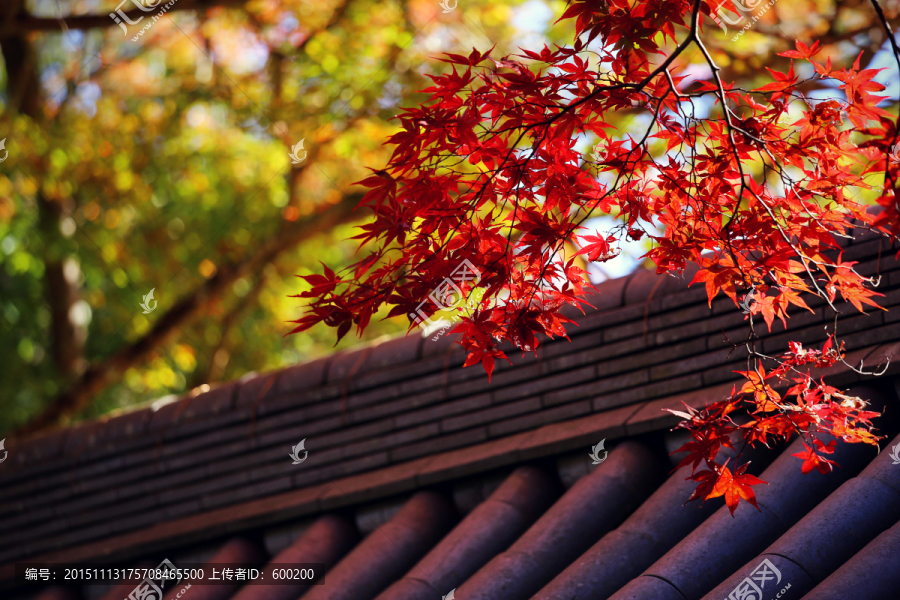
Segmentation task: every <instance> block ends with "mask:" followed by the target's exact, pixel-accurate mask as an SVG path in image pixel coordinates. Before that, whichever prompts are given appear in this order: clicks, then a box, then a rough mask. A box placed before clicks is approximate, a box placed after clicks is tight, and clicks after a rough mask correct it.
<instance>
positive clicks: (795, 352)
mask: <svg viewBox="0 0 900 600" xmlns="http://www.w3.org/2000/svg"><path fill="white" fill-rule="evenodd" d="M843 357H844V354H843V351H842V349H836V348H835V347H834V338H833V337H829V338H828V340H827V341H826V342H825V344H824V345H823V347H822V350H806V349H804V348H803V347H802V346H801V345H800V344H799V343H797V342H790V350H789V351H788V352H787V353H786V354H785V355H784V356H783V357H781V358H782V360H781V361H779V364H778V367H777V368H776V369H772V370H771V371H770V372H768V373H766V371H765V369H764V368H763V367H762V366H759V367H758V368H757V369H756V370H754V371H749V372H742V373H741V375H743V376H744V377H746V378H747V381H746V382H745V383H744V384H743V387H741V389H740V391H738V390H737V389H736V388H733V389H732V393H731V397H730V398H728V399H726V400H721V401H719V402H715V403H713V404H710V405H708V406H706V407H704V408H702V409H700V410H697V409H694V408H691V407H690V406H687V405H685V406H686V408H687V412H683V411H677V410H671V409H668V410H669V412H671V413H672V414H674V415H677V416H679V417H681V418H683V419H684V420H683V421H682V422H681V423H679V424H678V426H677V427H676V428H682V429H686V430H688V431H689V432H690V434H691V440H690V441H689V442H687V443H686V444H684V445H683V446H681V447H680V448H678V449H677V450H675V451H674V452H673V454H677V453H681V452H686V453H687V454H686V455H685V456H684V458H682V460H681V462H680V463H679V464H678V466H677V467H676V470H677V469H680V468H681V467H684V466H687V465H691V466H692V468H691V475H690V476H689V477H688V479H691V480H693V481H697V482H699V485H698V487H697V488H696V489H695V491H694V493H693V495H692V496H691V497H690V498H689V499H688V501H689V502H690V501H691V500H696V499H698V498H699V499H702V500H707V499H710V498H716V497H718V496H725V503H726V505H727V506H728V509H729V510H730V511H731V514H732V515H733V514H734V511H735V509H737V506H738V503H739V502H740V500H745V501H747V502H749V503H750V504H752V505H753V506H756V508H757V510H759V507H758V506H757V505H756V495H755V493H754V492H753V490H752V488H751V486H754V485H759V484H761V483H766V482H765V481H762V480H761V479H758V478H756V477H754V476H753V475H750V474H747V473H745V471H746V469H747V467H748V466H749V463H745V464H743V465H740V466H738V467H737V468H736V469H735V472H734V474H733V475H732V473H731V471H730V470H729V469H728V466H727V464H728V460H726V461H724V462H719V461H718V460H717V455H718V453H719V450H721V449H722V448H730V449H732V450H734V445H733V440H734V439H735V436H736V435H737V436H739V437H740V438H742V439H743V440H744V441H745V442H746V443H748V444H749V445H750V446H755V445H756V444H762V445H764V446H766V447H772V445H773V444H774V443H777V442H786V441H787V440H789V439H790V438H791V437H793V436H794V435H799V436H802V437H803V438H804V440H805V442H804V448H805V449H806V450H805V451H804V452H801V453H798V454H793V455H792V456H796V457H797V458H800V459H803V464H802V466H801V471H802V472H803V473H804V474H805V473H810V472H811V471H813V470H817V471H819V472H820V473H823V474H827V473H830V472H831V470H832V468H833V467H834V466H836V465H837V463H835V462H834V461H832V460H830V459H828V458H825V455H826V454H833V453H834V450H835V447H836V446H837V442H836V439H841V440H843V441H845V442H848V443H865V444H871V445H873V446H876V447H877V445H878V440H879V439H881V438H879V437H878V436H876V435H874V434H873V433H872V428H873V424H872V419H873V418H875V417H877V416H879V415H878V413H877V412H874V411H870V410H867V407H868V405H867V403H866V402H865V401H864V400H862V399H861V398H857V397H850V396H847V395H845V394H842V393H841V391H840V390H838V389H836V388H834V387H832V386H829V385H827V384H825V382H823V381H821V380H820V381H816V380H815V379H813V378H812V377H811V376H810V374H809V371H806V372H803V371H802V370H801V368H802V367H810V366H812V367H829V366H832V365H834V364H835V363H836V362H838V361H840V360H842V359H843ZM789 383H793V385H791V386H790V387H789V388H788V389H787V390H786V391H785V392H784V394H783V395H782V394H781V393H779V392H778V391H777V389H776V388H778V387H785V386H784V384H789ZM791 396H793V397H794V400H793V401H792V400H789V398H790V397H791ZM739 411H740V412H744V411H746V413H747V414H749V416H750V420H749V421H747V422H745V423H743V424H738V423H737V422H735V421H734V420H733V419H732V417H731V415H733V414H735V413H736V412H739ZM822 438H826V439H828V438H831V439H830V441H828V442H827V443H826V442H824V441H822ZM806 442H808V443H806ZM704 463H705V465H706V467H707V468H706V469H704V470H702V471H699V472H698V471H697V468H698V467H699V466H700V465H701V464H704Z"/></svg>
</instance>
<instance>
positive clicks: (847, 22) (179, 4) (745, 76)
mask: <svg viewBox="0 0 900 600" xmlns="http://www.w3.org/2000/svg"><path fill="white" fill-rule="evenodd" d="M138 2H140V0H126V2H125V3H123V4H122V5H120V6H117V4H116V3H115V2H107V1H101V0H6V1H5V2H4V3H3V6H2V7H0V51H2V58H3V61H2V66H0V111H2V112H0V137H2V138H4V150H0V154H2V153H3V152H4V151H5V152H8V155H7V157H6V159H5V160H3V162H0V366H2V368H0V438H2V437H4V436H5V435H6V434H13V433H22V432H27V431H33V430H36V429H38V428H42V427H47V426H52V425H58V424H66V423H69V422H72V421H77V420H81V419H85V418H90V417H95V416H98V415H103V414H108V413H112V412H114V411H117V410H122V409H126V408H128V407H131V406H134V405H138V404H143V403H147V402H152V401H154V400H156V399H159V398H162V397H165V396H167V395H171V394H182V393H185V392H186V391H189V390H192V389H195V388H198V387H200V386H204V385H209V384H214V383H215V382H217V381H226V380H233V379H237V378H240V377H242V376H246V375H247V374H248V373H255V372H263V371H268V370H272V369H278V368H280V367H284V366H287V365H291V364H294V363H297V362H301V361H305V360H310V359H313V358H316V357H319V356H321V355H324V354H327V353H330V352H333V351H335V349H340V348H342V347H346V346H350V345H354V344H358V343H360V340H359V338H358V337H356V336H355V335H353V334H351V335H348V336H347V337H346V338H344V340H342V341H341V342H340V343H339V344H338V345H337V346H335V344H334V340H335V332H334V330H333V329H329V328H327V327H324V326H322V327H316V328H314V329H312V330H310V331H308V332H305V333H303V334H300V335H292V336H287V337H285V333H286V332H287V331H289V330H290V329H291V325H290V324H289V323H287V321H289V320H291V319H296V318H299V317H300V316H301V315H302V305H303V302H302V301H301V300H299V299H296V298H291V297H290V295H292V294H299V293H300V292H302V291H304V290H305V289H306V284H305V283H304V282H303V281H302V280H300V279H298V278H296V277H294V275H304V274H309V273H313V272H320V270H321V265H320V261H321V262H324V263H326V264H328V265H329V266H331V267H332V268H335V269H336V268H338V267H341V266H346V265H349V264H351V263H353V262H355V261H356V260H358V259H359V257H358V255H357V254H356V249H357V244H356V242H354V241H352V240H349V238H350V237H351V236H352V235H354V234H355V232H354V230H353V228H354V226H355V225H357V224H359V223H361V222H363V221H365V220H366V218H367V215H366V214H365V213H363V212H355V211H353V208H354V207H355V205H356V203H357V202H358V201H359V199H360V197H361V194H362V192H363V189H362V188H360V187H358V186H354V185H353V182H354V181H358V180H360V179H363V178H364V177H366V176H367V174H368V173H369V171H368V170H367V169H366V168H367V167H370V168H372V169H379V168H381V167H382V166H383V165H384V164H385V163H386V161H387V159H388V157H389V154H390V147H389V146H384V145H383V142H384V140H385V139H386V138H387V137H388V136H389V135H390V134H391V133H393V132H394V131H395V130H396V125H395V123H394V122H393V121H391V118H392V117H393V116H394V115H395V114H397V113H398V111H399V109H400V107H403V106H412V105H415V104H417V103H419V102H422V101H423V100H425V99H426V98H427V95H425V94H421V93H418V90H422V89H424V88H426V87H428V85H429V84H430V81H429V80H428V79H427V77H426V76H427V75H428V74H429V73H432V74H433V73H437V72H442V71H445V70H447V69H448V68H449V67H448V65H447V64H446V63H443V62H441V61H439V60H438V58H439V56H440V54H441V53H442V52H455V53H465V54H468V53H469V52H470V51H471V49H472V48H473V47H474V48H478V49H479V50H482V51H484V50H486V49H488V48H490V47H491V46H496V50H495V52H494V55H495V56H498V57H499V56H502V55H504V54H509V53H515V52H516V51H517V48H518V47H526V48H538V49H539V48H540V47H541V46H542V45H543V44H550V45H552V44H560V45H564V44H571V41H572V31H573V27H572V24H571V23H570V22H563V23H555V21H556V19H557V18H558V17H559V16H560V15H561V14H562V13H563V12H564V10H565V2H563V1H562V0H527V1H525V2H522V1H518V0H511V1H507V0H458V3H455V0H448V1H446V2H445V6H446V7H447V8H449V7H452V6H454V4H455V8H452V10H447V11H446V12H445V10H446V9H445V8H444V7H442V5H441V3H439V2H438V0H408V1H395V0H385V1H381V0H380V1H377V2H373V1H369V0H337V1H334V0H249V1H245V0H219V1H216V0H176V1H175V3H174V4H173V5H172V6H171V7H170V8H169V9H168V11H167V12H165V14H163V15H161V16H160V17H159V18H158V19H157V20H156V21H155V22H152V27H150V28H149V29H147V30H146V31H144V33H143V34H142V35H140V36H139V37H138V38H137V40H133V39H132V38H133V37H134V36H135V35H137V33H138V31H140V30H141V29H142V28H143V27H145V26H146V25H147V24H148V23H150V22H151V19H150V16H151V15H155V14H156V11H157V9H154V10H153V11H152V12H148V13H146V14H147V15H148V16H147V17H146V18H145V19H144V20H143V21H141V22H140V23H138V24H135V25H128V30H127V34H126V33H125V32H124V31H123V30H122V29H121V28H120V27H119V26H118V25H116V23H115V22H114V21H113V20H112V19H111V18H110V17H109V13H111V12H113V11H114V10H116V8H117V7H120V8H121V9H122V10H123V11H134V10H136V9H135V6H136V3H138ZM150 4H153V2H150ZM898 5H900V2H898V1H897V0H883V1H882V6H883V7H884V9H885V11H886V13H887V15H888V17H889V18H891V19H894V18H896V17H897V14H898V8H900V7H898ZM760 6H761V5H760ZM128 14H131V13H130V12H129V13H128ZM734 18H735V17H734V15H733V14H732V19H734ZM743 19H744V20H743V22H744V23H747V22H748V21H749V18H748V17H744V18H743ZM728 27H729V29H730V31H729V32H728V33H727V34H725V33H723V32H722V31H721V29H719V28H718V27H717V26H716V25H715V23H713V22H712V21H711V20H710V19H708V18H707V19H705V20H704V42H705V43H706V44H707V46H708V48H709V49H710V51H711V53H712V55H713V57H714V58H715V60H716V61H717V63H718V64H719V65H720V66H722V67H723V73H722V75H723V77H724V78H725V79H726V80H729V79H731V80H736V81H738V82H739V83H740V84H741V85H742V86H744V87H746V88H752V87H757V86H758V85H762V84H763V83H764V82H765V80H766V79H767V78H768V77H770V76H769V74H768V73H767V72H766V71H765V69H764V67H769V68H772V69H776V70H781V71H787V69H788V67H789V62H790V61H789V60H788V59H784V58H780V57H778V56H777V55H776V54H777V53H778V52H783V51H785V50H788V49H791V48H793V45H794V42H793V40H794V39H800V40H804V41H807V42H810V41H812V40H814V39H818V40H820V41H821V42H822V43H823V44H824V46H825V49H826V50H825V52H826V53H827V54H828V55H829V56H831V57H832V62H833V63H835V64H836V65H838V64H840V63H841V61H844V62H846V64H847V66H849V65H850V64H851V63H852V61H853V60H854V59H855V58H856V56H857V55H858V54H859V53H860V52H864V55H863V65H868V66H869V67H873V68H878V67H889V68H890V69H892V71H885V72H883V73H882V74H880V75H879V77H878V79H879V81H881V82H882V83H884V84H886V85H888V90H887V92H886V93H887V94H889V95H891V97H893V98H896V97H897V95H898V92H900V84H898V81H897V77H896V73H897V67H896V65H894V64H892V62H891V61H892V60H893V59H892V58H891V57H890V55H889V53H888V52H886V50H885V44H886V37H885V34H884V32H883V31H882V29H881V27H880V24H879V23H878V22H877V21H876V19H875V16H874V14H873V12H872V9H871V6H870V4H869V3H868V2H867V1H863V0H859V1H846V2H834V1H832V0H820V1H809V0H780V1H778V2H776V3H775V4H774V5H773V6H771V7H770V9H769V10H768V11H766V12H765V14H764V15H763V16H762V18H760V20H759V21H758V22H756V23H755V24H753V26H752V27H751V28H750V29H749V30H747V31H746V32H745V33H744V34H742V35H741V36H740V37H739V38H738V39H736V40H734V39H733V38H734V36H735V34H736V33H737V31H738V30H739V29H740V26H739V25H728ZM678 32H679V34H683V33H684V30H683V29H680V30H678ZM797 68H798V69H801V74H802V75H804V76H807V77H810V78H812V77H813V75H814V73H813V72H812V70H811V69H808V68H806V66H805V65H804V66H803V67H800V66H798V67H797ZM680 71H681V72H682V74H687V75H689V76H690V77H691V79H697V78H700V79H703V78H705V77H708V75H709V70H708V68H707V67H706V66H705V64H703V63H702V57H701V56H700V55H698V54H695V55H693V56H686V57H685V61H684V62H683V63H682V64H681V65H680ZM688 81H690V79H689V80H688ZM805 89H806V93H808V94H809V95H810V96H812V97H819V98H823V97H829V96H834V95H835V89H834V88H829V87H827V86H823V85H822V84H817V82H816V81H815V79H814V78H812V79H811V81H810V82H809V83H808V84H807V85H806V86H805ZM695 108H696V110H697V111H698V112H697V116H698V117H702V116H704V112H708V111H709V110H710V109H711V108H712V107H710V106H705V105H703V104H700V103H698V104H697V106H696V107H695ZM649 122H650V115H649V114H647V113H645V112H641V111H639V110H635V111H634V112H633V113H627V112H625V113H622V114H621V115H619V116H617V117H616V119H615V120H613V121H611V123H612V124H613V125H615V126H616V127H618V129H619V131H618V135H621V136H624V135H627V134H628V133H629V132H635V131H637V132H643V130H644V129H645V128H646V127H647V126H648V124H649ZM301 140H303V150H302V151H301V156H302V152H307V157H306V159H305V160H303V161H302V162H301V163H300V164H292V163H291V159H290V157H289V152H290V151H291V148H292V147H294V146H295V145H296V144H297V143H298V142H300V141H301ZM577 143H578V144H580V145H582V146H583V148H584V149H585V150H586V151H587V150H589V149H590V146H591V143H592V140H591V139H590V138H589V137H584V138H583V139H579V140H578V142H577ZM650 149H651V151H652V152H654V153H658V154H660V155H662V154H664V152H665V145H664V143H663V142H654V143H653V144H652V145H651V147H650ZM860 193H863V194H867V193H870V192H863V191H861V192H860ZM611 223H612V217H601V218H598V219H595V220H591V221H589V222H588V223H587V224H588V226H589V227H591V228H598V229H601V230H602V229H604V228H608V227H609V226H611ZM646 243H647V240H646V238H645V239H644V240H643V242H641V243H635V244H631V245H629V246H628V247H625V248H623V253H622V255H621V256H620V257H618V258H616V259H615V260H613V261H610V262H608V263H604V264H603V265H602V268H601V267H600V266H596V265H592V266H591V267H590V272H591V276H592V278H593V279H594V281H600V280H602V279H604V278H608V277H618V276H621V275H624V274H626V273H628V272H629V271H631V270H632V269H634V268H636V267H637V266H638V265H639V264H640V262H641V258H640V256H641V254H642V253H643V252H644V251H646V249H647V247H645V246H644V245H643V244H646ZM585 267H586V268H587V265H585ZM151 290H153V301H151V302H150V304H149V306H154V304H153V302H156V303H157V304H156V305H155V306H156V307H155V309H154V310H153V311H152V312H149V313H147V314H145V313H144V311H143V310H142V308H141V303H142V302H143V300H144V297H145V296H146V295H147V294H148V293H149V292H150V291H151ZM408 325H409V324H408V322H407V321H406V319H405V318H395V319H390V320H383V321H373V323H372V325H371V326H370V327H369V328H368V329H367V330H366V332H365V334H364V336H363V337H364V340H370V339H374V338H377V337H380V336H384V335H396V334H401V333H403V332H405V331H406V330H407V328H408ZM411 335H415V334H411Z"/></svg>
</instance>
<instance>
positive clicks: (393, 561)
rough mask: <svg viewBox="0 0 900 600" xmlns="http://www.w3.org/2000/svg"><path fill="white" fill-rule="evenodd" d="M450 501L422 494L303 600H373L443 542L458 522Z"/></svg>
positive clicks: (375, 533)
mask: <svg viewBox="0 0 900 600" xmlns="http://www.w3.org/2000/svg"><path fill="white" fill-rule="evenodd" d="M455 516H456V515H455V510H454V509H453V506H452V504H451V503H450V502H448V501H447V500H446V499H445V498H443V497H442V496H440V495H438V494H434V493H431V492H419V493H417V494H416V495H415V496H413V497H412V498H411V499H410V500H409V501H408V502H407V503H406V504H404V505H403V508H402V509H401V510H400V512H398V513H397V515H396V516H394V518H393V519H391V520H390V521H388V522H387V523H385V524H384V525H382V526H381V527H379V528H378V529H376V530H375V531H373V532H372V533H371V534H369V535H368V536H367V537H366V538H365V539H364V540H363V541H362V542H360V543H359V544H358V545H357V546H356V548H354V549H353V550H352V551H351V552H350V553H349V554H348V555H347V556H346V557H345V558H344V559H343V560H341V561H340V562H339V563H338V564H337V565H335V567H334V568H332V569H331V570H330V571H329V572H328V574H327V575H325V578H324V579H323V581H322V585H316V586H312V587H311V588H310V590H309V591H307V592H306V594H304V596H303V598H304V600H362V599H363V598H372V597H373V596H374V595H376V594H377V593H378V592H380V591H381V590H382V589H384V588H386V587H387V586H388V585H390V584H391V583H392V582H393V581H395V580H396V579H398V578H399V577H401V576H402V575H403V573H405V572H406V571H407V570H408V569H409V568H410V567H412V566H413V564H415V562H416V561H417V560H418V559H419V558H420V557H421V556H422V555H423V554H424V553H426V552H427V551H428V550H429V549H430V548H431V547H432V546H433V545H434V544H435V543H437V542H438V540H440V539H441V538H442V537H443V536H444V534H445V533H446V532H447V531H448V530H449V529H450V527H451V525H452V523H453V520H454V519H455Z"/></svg>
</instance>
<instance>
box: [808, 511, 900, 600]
mask: <svg viewBox="0 0 900 600" xmlns="http://www.w3.org/2000/svg"><path fill="white" fill-rule="evenodd" d="M897 548H900V523H898V524H896V525H894V526H893V527H891V528H890V529H888V530H887V531H885V532H884V533H882V534H881V535H879V536H878V537H877V538H875V539H874V540H872V541H871V542H869V544H868V545H866V547H865V548H863V549H862V550H861V551H859V552H858V553H857V554H856V555H855V556H854V557H853V558H851V559H850V560H848V561H847V562H845V563H844V564H843V565H841V567H840V568H839V569H837V570H836V571H835V572H834V573H831V574H830V575H829V576H828V577H827V578H825V580H824V581H822V582H821V583H819V585H817V586H816V587H815V588H814V589H813V590H812V591H810V592H809V593H808V594H806V595H805V596H803V598H802V600H847V598H865V599H866V600H896V598H897V590H898V589H900V568H898V566H900V565H898V564H897Z"/></svg>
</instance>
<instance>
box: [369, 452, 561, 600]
mask: <svg viewBox="0 0 900 600" xmlns="http://www.w3.org/2000/svg"><path fill="white" fill-rule="evenodd" d="M558 487H559V484H558V483H556V481H554V479H553V478H552V477H550V476H549V475H547V473H545V472H543V471H541V470H538V469H534V468H531V467H520V468H518V469H516V470H515V471H514V472H513V473H512V474H511V475H510V476H509V477H508V478H507V479H506V480H505V481H504V482H503V484H502V485H500V487H498V488H497V489H496V490H495V491H494V493H493V494H491V496H490V497H489V498H488V499H487V500H485V501H484V502H482V503H481V504H479V505H478V506H477V507H476V508H475V510H473V511H472V512H471V513H469V514H468V516H466V518H465V519H463V521H462V522H461V523H459V525H457V526H456V527H455V528H454V529H453V530H452V531H451V532H450V533H449V534H447V535H446V536H445V537H444V538H443V539H442V540H441V541H440V542H439V543H438V544H437V545H436V546H435V547H434V548H433V549H432V550H431V552H429V553H428V554H426V555H425V556H424V557H423V558H422V559H421V560H420V561H419V562H418V563H416V565H415V566H414V567H413V568H412V569H410V571H409V572H408V573H407V574H406V576H405V577H403V578H402V579H399V580H398V581H396V582H395V583H394V584H393V585H392V586H391V587H390V588H388V589H386V590H385V591H384V592H382V593H381V594H380V595H379V596H378V598H377V600H434V599H436V598H437V597H438V596H444V595H446V594H447V593H449V591H450V590H452V589H454V588H456V587H457V586H459V585H461V584H462V583H463V582H464V581H465V580H466V579H468V578H469V577H470V576H471V575H472V574H473V573H475V571H477V570H478V569H479V568H480V567H482V566H483V565H484V564H485V563H487V562H488V561H489V560H490V559H491V558H492V557H493V556H494V555H495V554H497V553H499V552H502V551H503V550H505V549H506V548H507V547H508V546H509V545H510V544H511V543H513V542H514V541H515V540H516V539H517V538H518V537H519V536H520V535H521V534H522V533H523V532H524V531H525V530H526V529H527V528H528V527H529V526H530V525H531V524H532V523H533V522H534V521H535V520H536V519H537V518H538V517H539V516H540V515H541V513H543V512H544V511H545V510H546V509H547V507H548V506H550V504H551V503H552V502H553V501H554V500H555V499H556V497H557V496H558V494H559V491H558Z"/></svg>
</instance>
